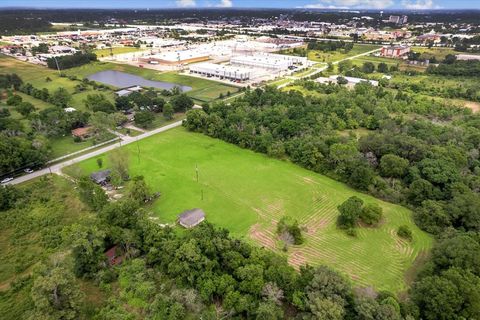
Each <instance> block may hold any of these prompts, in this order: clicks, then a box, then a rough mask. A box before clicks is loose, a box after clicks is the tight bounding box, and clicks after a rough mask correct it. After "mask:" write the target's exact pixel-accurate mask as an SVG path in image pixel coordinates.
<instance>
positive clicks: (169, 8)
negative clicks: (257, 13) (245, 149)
mask: <svg viewBox="0 0 480 320" xmlns="http://www.w3.org/2000/svg"><path fill="white" fill-rule="evenodd" d="M0 9H3V10H9V9H10V10H15V9H32V10H105V9H107V10H147V11H149V10H166V9H167V10H184V11H192V10H236V9H251V10H259V9H260V10H308V11H319V10H326V11H340V12H345V11H383V12H388V11H410V12H419V11H420V12H421V11H461V10H475V11H480V8H468V7H466V8H430V9H407V8H385V9H378V8H302V7H295V8H289V7H242V6H237V7H230V8H223V7H187V8H181V7H49V6H47V7H34V6H0Z"/></svg>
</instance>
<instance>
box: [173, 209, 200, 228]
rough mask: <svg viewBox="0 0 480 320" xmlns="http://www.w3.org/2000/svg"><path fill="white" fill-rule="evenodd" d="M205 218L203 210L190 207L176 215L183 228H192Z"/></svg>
mask: <svg viewBox="0 0 480 320" xmlns="http://www.w3.org/2000/svg"><path fill="white" fill-rule="evenodd" d="M203 220H205V212H203V210H202V209H198V208H195V209H191V210H187V211H184V212H183V213H182V214H180V215H179V216H178V222H179V223H180V224H181V225H182V226H184V227H185V228H192V227H195V226H196V225H198V224H199V223H200V222H202V221H203Z"/></svg>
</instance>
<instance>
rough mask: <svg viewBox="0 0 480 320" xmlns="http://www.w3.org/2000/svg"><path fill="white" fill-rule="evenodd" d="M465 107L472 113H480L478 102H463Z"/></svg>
mask: <svg viewBox="0 0 480 320" xmlns="http://www.w3.org/2000/svg"><path fill="white" fill-rule="evenodd" d="M465 107H466V108H469V109H470V110H472V111H473V112H478V111H480V103H478V102H473V101H465Z"/></svg>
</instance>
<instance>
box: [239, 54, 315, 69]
mask: <svg viewBox="0 0 480 320" xmlns="http://www.w3.org/2000/svg"><path fill="white" fill-rule="evenodd" d="M230 63H231V64H232V65H239V66H249V67H254V68H263V69H270V70H288V69H289V68H291V67H293V66H295V65H303V64H306V63H307V58H305V57H296V56H288V55H283V54H272V53H254V54H252V55H240V56H234V57H232V58H231V59H230Z"/></svg>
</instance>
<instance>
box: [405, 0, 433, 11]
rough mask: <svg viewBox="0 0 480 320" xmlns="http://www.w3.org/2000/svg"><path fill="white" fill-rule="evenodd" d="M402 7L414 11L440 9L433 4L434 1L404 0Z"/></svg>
mask: <svg viewBox="0 0 480 320" xmlns="http://www.w3.org/2000/svg"><path fill="white" fill-rule="evenodd" d="M402 5H403V6H404V7H405V9H414V10H423V9H438V8H440V7H439V6H436V5H435V4H434V3H433V0H415V1H411V0H403V1H402Z"/></svg>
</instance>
